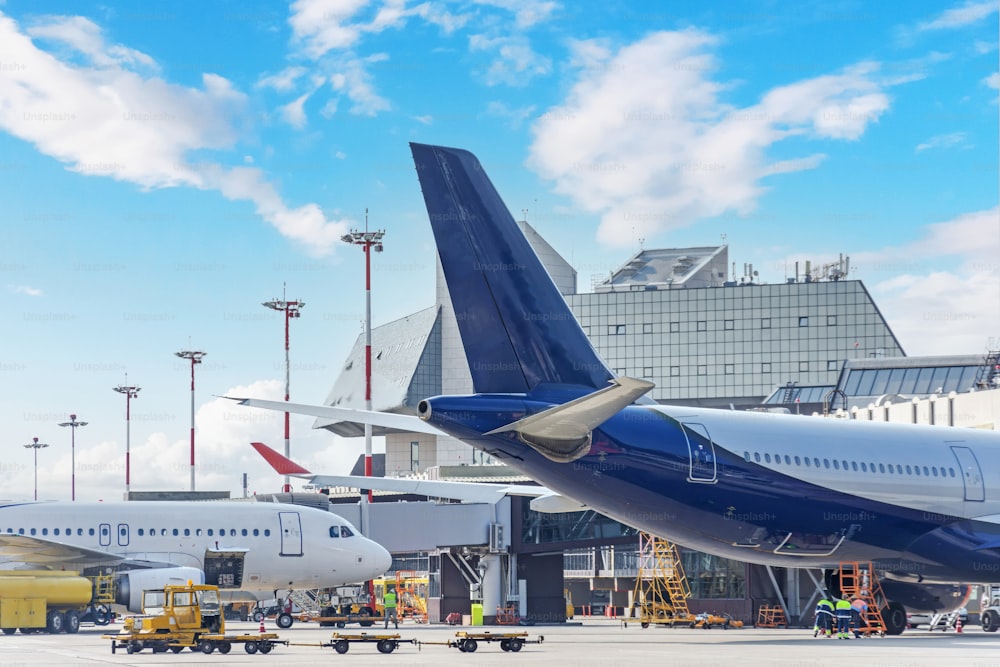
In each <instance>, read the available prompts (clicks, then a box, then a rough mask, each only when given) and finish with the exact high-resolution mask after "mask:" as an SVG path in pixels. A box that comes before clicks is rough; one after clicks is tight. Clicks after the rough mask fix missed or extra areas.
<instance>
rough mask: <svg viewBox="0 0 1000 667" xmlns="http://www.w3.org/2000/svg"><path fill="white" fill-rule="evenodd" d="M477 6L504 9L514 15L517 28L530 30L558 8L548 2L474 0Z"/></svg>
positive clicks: (535, 0)
mask: <svg viewBox="0 0 1000 667" xmlns="http://www.w3.org/2000/svg"><path fill="white" fill-rule="evenodd" d="M475 2H476V3H477V4H480V5H489V6H491V7H499V8H500V9H506V10H507V11H509V12H511V13H512V14H514V17H515V21H516V23H517V27H518V28H521V29H523V28H530V27H531V26H533V25H535V24H538V23H541V22H542V21H546V20H548V19H549V17H551V16H552V14H553V12H555V11H556V10H557V9H559V8H560V5H559V3H558V2H551V1H549V0H543V1H541V2H540V1H539V0H475Z"/></svg>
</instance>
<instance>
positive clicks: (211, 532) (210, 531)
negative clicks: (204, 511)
mask: <svg viewBox="0 0 1000 667" xmlns="http://www.w3.org/2000/svg"><path fill="white" fill-rule="evenodd" d="M212 535H215V533H214V532H213V531H212V529H211V528H209V529H208V536H209V537H212Z"/></svg>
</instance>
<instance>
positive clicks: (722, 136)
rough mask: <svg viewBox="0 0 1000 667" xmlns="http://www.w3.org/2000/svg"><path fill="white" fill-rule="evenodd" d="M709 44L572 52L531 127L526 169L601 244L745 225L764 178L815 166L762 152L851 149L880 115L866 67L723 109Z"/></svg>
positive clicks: (708, 39) (660, 40)
mask: <svg viewBox="0 0 1000 667" xmlns="http://www.w3.org/2000/svg"><path fill="white" fill-rule="evenodd" d="M716 41H717V40H716V38H715V37H714V36H712V35H709V34H707V33H705V32H701V31H697V30H687V31H683V32H658V33H653V34H651V35H649V36H648V37H646V38H644V39H642V40H640V41H638V42H636V43H633V44H631V45H629V46H626V47H624V48H622V49H620V50H619V51H618V52H617V53H615V52H613V51H611V50H610V49H609V48H608V47H607V45H606V44H605V43H604V42H577V43H575V44H574V45H573V49H574V54H575V55H574V59H575V61H576V62H580V63H583V64H586V65H587V68H586V69H584V70H582V71H581V72H580V73H579V75H578V78H577V81H576V83H575V84H574V85H573V87H572V89H571V90H570V92H569V94H568V96H567V98H566V100H565V101H564V102H563V103H562V104H561V105H559V106H557V107H554V108H551V109H549V110H548V111H547V112H545V113H543V114H542V116H541V117H540V118H539V119H538V121H537V122H536V123H535V124H534V126H533V128H532V129H533V133H534V141H533V144H532V146H531V153H530V157H529V165H530V166H531V167H532V168H533V169H534V170H535V171H537V172H538V173H539V174H540V175H541V176H542V177H544V178H547V179H551V180H553V181H555V187H556V189H557V190H558V191H559V192H561V193H563V194H565V195H568V196H569V197H570V198H571V199H572V200H573V202H574V203H575V204H576V205H577V206H578V207H579V208H581V209H583V210H585V211H588V212H591V213H598V214H601V216H602V217H601V226H600V229H599V232H598V236H599V239H600V240H601V241H602V242H605V243H609V244H617V245H621V244H626V243H628V241H629V239H630V238H632V235H633V232H634V234H635V235H637V236H641V237H645V238H650V237H652V235H654V234H655V233H657V232H660V231H663V230H665V229H671V228H676V227H679V226H683V225H686V224H690V223H691V222H692V221H694V220H696V219H699V218H704V217H711V216H716V215H719V214H722V213H725V212H728V211H732V212H736V213H738V214H740V215H745V214H748V213H749V212H751V211H752V210H753V209H754V207H755V206H756V202H757V199H758V198H759V197H760V195H761V194H762V193H763V192H764V191H765V189H764V187H763V185H762V184H761V180H762V179H764V178H765V177H768V176H773V175H776V174H780V173H787V172H792V171H800V170H803V169H812V168H815V167H816V166H818V165H819V164H820V162H821V161H822V160H823V159H824V156H823V154H821V153H816V154H812V155H808V156H804V157H799V158H794V157H793V158H789V159H786V160H782V161H780V162H773V161H769V160H768V159H767V156H766V154H765V152H766V150H767V149H768V147H770V146H771V145H773V144H775V143H777V142H779V141H781V140H782V139H784V138H786V137H790V136H800V137H807V138H814V139H837V140H854V139H857V138H858V137H860V136H861V134H862V133H863V132H864V131H865V130H866V129H867V127H868V126H869V125H870V124H871V123H873V122H876V121H877V120H878V119H879V117H880V116H881V115H882V114H883V113H884V112H885V111H886V109H888V107H889V98H888V96H887V95H886V94H885V93H884V92H883V90H882V88H883V84H882V83H881V82H880V81H879V74H878V66H877V65H876V64H873V63H860V64H858V65H855V66H852V67H849V68H847V69H845V70H843V71H842V72H840V73H836V74H830V75H826V76H820V77H816V78H813V79H806V80H803V81H799V82H796V83H792V84H789V85H785V86H780V87H777V88H773V89H771V90H770V91H768V92H766V93H765V94H764V95H763V97H762V98H761V100H760V102H759V103H758V104H755V105H753V106H749V107H744V108H736V107H732V106H729V105H726V104H724V103H723V102H721V101H720V100H719V94H720V93H721V92H722V91H723V90H724V88H725V86H724V84H721V83H717V82H715V81H713V80H712V79H711V73H712V71H713V70H714V69H715V59H714V56H713V55H712V54H711V53H710V52H709V50H710V48H711V47H713V46H714V45H715V44H716Z"/></svg>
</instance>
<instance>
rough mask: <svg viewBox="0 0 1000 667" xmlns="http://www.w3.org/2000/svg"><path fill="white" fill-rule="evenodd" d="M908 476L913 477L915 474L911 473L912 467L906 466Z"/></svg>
mask: <svg viewBox="0 0 1000 667" xmlns="http://www.w3.org/2000/svg"><path fill="white" fill-rule="evenodd" d="M906 474H907V475H912V474H913V473H912V472H910V466H906Z"/></svg>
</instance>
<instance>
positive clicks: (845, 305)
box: [567, 280, 937, 402]
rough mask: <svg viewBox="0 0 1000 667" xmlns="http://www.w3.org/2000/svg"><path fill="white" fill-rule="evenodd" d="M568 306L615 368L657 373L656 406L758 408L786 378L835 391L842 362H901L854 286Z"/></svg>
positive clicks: (645, 295) (618, 295)
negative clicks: (739, 404)
mask: <svg viewBox="0 0 1000 667" xmlns="http://www.w3.org/2000/svg"><path fill="white" fill-rule="evenodd" d="M567 303H568V304H569V306H570V309H571V310H572V311H573V313H574V314H575V315H576V317H577V319H578V320H579V321H580V323H581V324H582V325H583V327H584V328H585V330H586V331H588V332H589V335H590V340H591V342H592V343H593V344H594V347H595V348H596V349H597V351H598V353H599V354H600V355H601V356H602V357H603V358H604V359H605V361H606V362H607V363H608V366H609V367H611V368H613V369H618V370H620V371H621V372H622V373H623V374H625V375H629V376H634V377H650V378H651V379H652V380H653V381H654V382H655V383H656V387H655V388H654V389H653V390H652V392H651V393H650V395H651V397H652V398H654V399H656V400H659V401H692V402H694V401H704V400H711V399H716V400H728V399H732V398H747V399H755V402H760V401H761V400H763V398H764V397H766V396H768V395H770V394H771V392H772V391H773V390H774V388H775V387H776V386H781V385H785V384H786V383H788V382H795V383H798V384H799V385H802V386H827V387H832V386H834V385H836V384H837V380H838V376H839V373H840V367H841V363H840V362H841V361H842V360H846V359H854V358H869V357H871V358H881V357H902V356H904V352H903V350H902V348H901V347H900V345H899V343H898V342H897V341H896V338H895V336H894V335H893V333H892V331H891V330H890V329H889V327H888V325H887V324H886V322H885V320H884V319H883V317H882V315H881V313H880V312H879V311H878V308H877V307H876V306H875V303H874V302H873V301H872V299H871V297H870V296H869V294H868V292H867V290H866V289H865V287H864V285H863V284H862V283H861V282H860V281H856V280H842V281H831V282H810V283H803V282H799V283H783V284H775V285H752V284H745V285H738V286H733V287H704V288H684V289H659V290H644V291H622V292H599V293H590V294H575V295H570V296H568V297H567ZM650 370H652V374H651V375H650V374H649V371H650ZM936 386H937V385H935V387H936Z"/></svg>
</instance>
